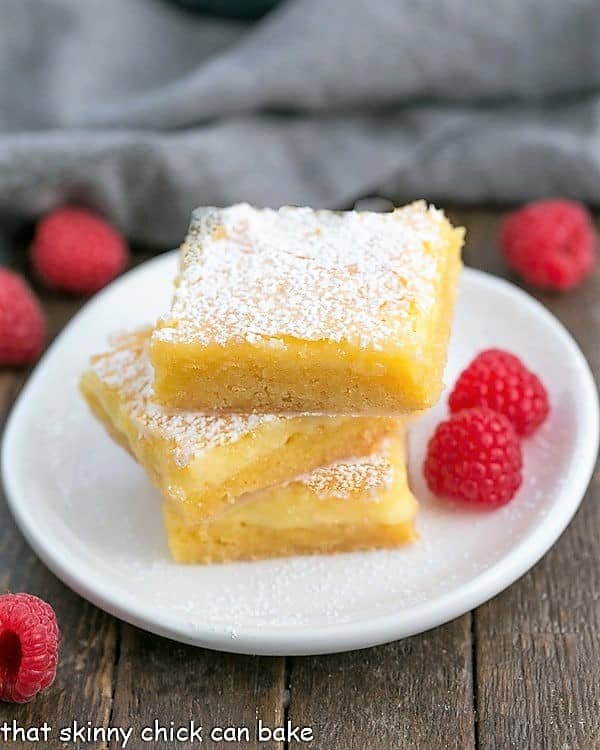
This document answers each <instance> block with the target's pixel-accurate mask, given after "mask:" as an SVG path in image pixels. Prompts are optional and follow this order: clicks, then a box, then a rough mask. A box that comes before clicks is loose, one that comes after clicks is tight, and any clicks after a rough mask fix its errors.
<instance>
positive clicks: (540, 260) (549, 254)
mask: <svg viewBox="0 0 600 750" xmlns="http://www.w3.org/2000/svg"><path fill="white" fill-rule="evenodd" d="M597 244H598V240H597V235H596V232H595V230H594V225H593V224H592V219H591V216H590V214H589V212H588V211H587V209H586V208H585V207H584V206H583V205H581V204H580V203H576V202H575V201H568V200H561V199H552V200H544V201H537V202H534V203H529V204H527V205H526V206H524V207H523V208H521V209H520V210H518V211H514V212H513V213H511V214H509V215H508V216H507V217H506V219H505V220H504V222H503V223H502V226H501V228H500V246H501V248H502V251H503V253H504V256H505V257H506V260H507V261H508V263H509V264H510V265H511V266H512V267H513V268H514V269H515V270H516V271H517V272H518V273H519V274H520V275H521V276H522V277H523V278H524V279H525V281H527V282H529V283H530V284H533V285H535V286H539V287H542V288H547V289H559V290H567V289H572V288H573V287H575V286H577V285H578V284H580V283H581V282H582V281H583V280H584V279H585V278H587V277H588V276H589V275H590V274H591V272H592V271H593V269H594V267H595V265H596V249H597Z"/></svg>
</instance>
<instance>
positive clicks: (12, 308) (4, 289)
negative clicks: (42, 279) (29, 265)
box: [0, 268, 46, 366]
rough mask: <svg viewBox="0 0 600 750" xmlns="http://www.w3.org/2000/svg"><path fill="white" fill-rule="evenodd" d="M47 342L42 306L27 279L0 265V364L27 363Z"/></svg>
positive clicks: (35, 356) (34, 357) (36, 355)
mask: <svg viewBox="0 0 600 750" xmlns="http://www.w3.org/2000/svg"><path fill="white" fill-rule="evenodd" d="M45 342H46V321H45V320H44V314H43V312H42V309H41V307H40V305H39V303H38V301H37V299H36V298H35V297H34V296H33V292H32V291H31V289H30V288H29V286H28V285H27V283H26V281H25V279H24V278H23V277H22V276H19V274H17V273H13V272H12V271H9V270H8V269H7V268H0V365H3V366H12V365H27V364H30V363H31V362H34V361H35V360H36V359H37V358H38V357H39V355H40V353H41V351H42V349H43V348H44V343H45Z"/></svg>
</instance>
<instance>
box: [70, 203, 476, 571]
mask: <svg viewBox="0 0 600 750" xmlns="http://www.w3.org/2000/svg"><path fill="white" fill-rule="evenodd" d="M462 242H463V231H462V229H456V228H453V227H452V226H451V224H450V223H449V222H448V220H447V219H446V218H445V216H444V214H443V213H442V212H441V211H438V210H436V209H435V208H433V207H427V206H426V205H425V204H424V203H422V202H419V203H414V204H411V205H409V206H406V207H404V208H399V209H396V210H395V211H393V212H391V213H387V214H379V213H370V212H360V213H357V212H333V211H314V210H312V209H309V208H294V207H284V208H281V209H279V210H278V211H275V210H271V209H256V208H253V207H251V206H249V205H246V204H240V205H235V206H231V207H229V208H223V209H217V208H203V209H197V210H196V211H195V212H194V214H193V217H192V223H191V226H190V229H189V232H188V235H187V237H186V239H185V241H184V243H183V245H182V247H181V254H180V266H179V273H178V276H177V278H176V280H175V286H174V296H173V302H172V305H171V310H170V312H167V313H166V314H165V315H164V316H163V317H162V318H161V319H160V320H159V321H158V322H157V323H156V325H155V327H154V328H148V329H145V330H137V331H134V332H132V333H127V334H122V335H121V336H120V337H118V338H116V339H115V340H114V344H113V347H112V348H111V349H110V351H107V352H105V353H103V354H100V355H98V356H96V357H94V358H93V359H92V361H91V365H90V368H89V369H88V370H87V371H86V372H85V373H84V374H83V376H82V379H81V390H82V393H83V395H84V397H85V399H86V401H87V402H88V404H89V406H90V408H91V410H92V412H93V413H94V414H95V416H96V417H97V418H98V419H99V420H100V421H101V422H102V423H103V424H104V426H105V428H106V430H107V432H108V433H109V434H110V435H111V436H112V437H113V438H114V439H115V440H116V441H117V442H118V443H120V444H121V445H122V446H123V447H124V448H125V449H126V450H127V451H129V453H130V454H131V455H132V456H133V458H134V459H135V460H136V461H138V462H139V463H140V464H141V466H143V467H144V469H145V470H146V472H147V474H148V476H149V478H150V480H151V481H152V483H153V484H154V485H156V487H158V489H159V490H160V492H161V494H162V499H163V500H162V510H163V517H164V521H165V527H166V531H167V537H168V542H169V547H170V549H171V553H172V555H173V557H174V559H175V560H176V561H177V562H182V563H198V562H217V561H226V560H240V559H257V558H263V557H273V556H285V555H296V554H307V553H332V552H340V551H350V550H357V549H370V548H376V547H395V546H397V545H400V544H402V543H404V542H407V541H410V540H413V539H415V538H416V533H415V528H414V518H415V514H416V511H417V503H416V501H415V499H414V497H413V495H412V493H411V491H410V489H409V485H408V479H407V469H406V436H405V432H406V423H407V420H408V419H409V418H410V415H412V414H415V413H417V412H420V411H422V410H423V409H426V408H428V407H429V406H431V405H432V404H433V403H435V401H436V400H437V399H438V398H439V395H440V393H441V389H442V376H443V370H444V366H445V362H446V353H447V346H448V338H449V333H450V325H451V319H452V311H453V306H454V297H455V288H456V282H457V277H458V274H459V269H460V249H461V246H462Z"/></svg>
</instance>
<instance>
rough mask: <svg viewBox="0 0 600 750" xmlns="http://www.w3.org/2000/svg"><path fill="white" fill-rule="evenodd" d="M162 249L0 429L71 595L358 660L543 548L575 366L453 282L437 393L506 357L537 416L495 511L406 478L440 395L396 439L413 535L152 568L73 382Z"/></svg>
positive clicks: (467, 605) (572, 485) (34, 524)
mask: <svg viewBox="0 0 600 750" xmlns="http://www.w3.org/2000/svg"><path fill="white" fill-rule="evenodd" d="M175 269H176V257H175V254H173V253H170V254H168V255H164V256H161V257H159V258H157V259H155V260H153V261H151V262H149V263H147V264H145V265H144V266H142V267H140V268H138V269H136V270H134V271H132V272H130V273H128V274H127V275H125V276H124V277H122V278H121V279H119V280H118V281H116V282H115V283H114V284H112V285H111V286H110V287H109V288H107V289H106V290H105V291H103V292H102V293H100V294H98V295H97V296H96V297H95V298H94V299H93V300H92V301H91V302H90V303H89V304H88V305H87V306H86V307H85V308H84V309H83V310H82V311H81V312H80V313H79V315H77V316H76V318H75V319H74V320H73V321H72V322H71V323H70V325H69V326H68V327H67V328H66V329H65V331H64V332H63V333H62V334H61V336H60V337H59V338H58V340H57V341H56V342H55V343H54V344H53V345H52V347H51V348H50V350H49V351H48V353H47V354H46V355H45V357H44V358H43V360H42V361H41V363H40V364H39V366H38V367H37V369H36V371H35V372H34V374H33V375H32V377H31V378H30V380H29V382H28V383H27V385H26V387H25V388H24V390H23V392H22V394H21V396H20V398H19V400H18V403H17V404H16V406H15V408H14V410H13V412H12V415H11V417H10V420H9V424H8V427H7V430H6V436H5V440H4V445H3V453H2V471H3V475H4V482H5V485H6V490H7V494H8V498H9V502H10V506H11V509H12V512H13V514H14V516H15V518H16V520H17V523H18V524H19V527H20V528H21V530H22V531H23V533H24V534H25V536H26V537H27V539H28V540H29V542H30V543H31V545H32V547H33V548H34V550H35V551H36V552H37V553H38V555H39V556H40V557H41V558H42V560H43V561H44V562H45V563H46V565H48V567H49V568H50V569H51V570H52V571H53V572H54V573H55V574H56V575H57V576H58V577H59V578H61V579H62V580H63V581H65V583H67V584H68V585H69V586H70V587H71V588H73V589H75V591H77V592H78V593H79V594H81V595H82V596H84V597H86V598H87V599H89V600H90V601H92V602H93V603H94V604H96V605H98V606H99V607H102V608H103V609H105V610H107V611H108V612H110V613H112V614H114V615H116V616H117V617H120V618H122V619H123V620H127V621H128V622H131V623H133V624H135V625H138V626H139V627H141V628H144V629H146V630H150V631H152V632H155V633H159V634H161V635H165V636H168V637H170V638H174V639H177V640H180V641H184V642H186V643H193V644H197V645H201V646H207V647H209V648H217V649H222V650H227V651H237V652H244V653H262V654H316V653H324V652H331V651H343V650H348V649H355V648H361V647H364V646H370V645H374V644H377V643H383V642H385V641H390V640H395V639H397V638H402V637H404V636H408V635H412V634H414V633H418V632H421V631H423V630H427V629H428V628H432V627H434V626H436V625H439V624H441V623H443V622H446V621H448V620H450V619H452V618H454V617H456V616H458V615H460V614H462V613H463V612H466V611H467V610H469V609H471V608H472V607H475V606H477V605H479V604H481V603H482V602H484V601H486V600H487V599H489V598H490V597H492V596H494V595H495V594H497V593H498V592H499V591H501V590H502V589H504V588H505V587H506V586H508V585H509V584H511V583H512V582H513V581H514V580H515V579H517V578H518V577H519V576H521V575H523V573H525V572H526V571H527V570H528V569H529V568H530V567H531V566H532V565H533V564H534V563H535V562H536V561H537V560H539V558H540V557H541V556H542V555H543V554H544V553H545V552H546V550H548V548H549V547H550V546H551V545H552V544H554V542H555V541H556V539H557V538H558V536H559V535H560V533H561V532H562V531H563V529H564V528H565V527H566V525H567V524H568V522H569V521H570V519H571V518H572V516H573V514H574V513H575V510H576V509H577V507H578V505H579V503H580V501H581V498H582V496H583V493H584V491H585V488H586V486H587V484H588V481H589V479H590V475H591V472H592V468H593V465H594V461H595V458H596V452H597V441H598V403H597V395H596V388H595V385H594V382H593V379H592V376H591V374H590V371H589V369H588V366H587V364H586V362H585V360H584V358H583V356H582V354H581V352H580V351H579V349H578V348H577V346H576V344H575V343H574V341H573V339H572V338H571V337H570V336H569V334H568V333H566V331H565V330H564V329H563V328H562V326H561V325H560V324H559V323H558V322H557V321H556V320H555V319H554V318H553V317H552V316H551V315H550V314H549V313H548V312H547V311H546V310H545V309H544V308H543V307H542V306H541V305H539V304H538V303H537V302H535V301H534V300H533V299H531V298H530V297H528V296H527V295H526V294H524V293H523V292H521V291H519V290H518V289H517V288H515V287H513V286H511V285H510V284H507V283H506V282H503V281H500V280H498V279H495V278H493V277H491V276H488V275H486V274H482V273H479V272H475V271H471V270H465V271H464V273H463V276H462V279H461V283H460V293H459V297H458V309H457V314H456V320H455V324H454V335H453V337H452V342H451V346H450V357H449V362H448V368H447V373H446V382H447V383H452V382H453V381H454V380H455V378H456V375H457V373H458V372H459V371H460V369H462V368H463V367H464V366H465V365H466V364H467V363H468V362H469V361H470V359H471V358H472V357H473V356H474V355H475V354H476V353H477V352H478V351H480V350H481V349H483V348H486V347H490V346H500V347H504V348H507V349H509V350H511V351H513V352H515V353H516V354H518V355H521V356H522V357H523V358H524V360H525V361H526V362H527V363H528V364H529V365H530V367H531V368H532V369H533V370H535V371H537V372H539V373H541V374H542V375H543V378H544V381H545V383H546V385H547V387H548V389H549V391H550V396H551V401H552V413H551V416H550V418H549V419H548V421H547V422H546V424H545V425H544V426H543V427H542V429H541V430H540V431H539V432H538V433H537V434H536V435H535V436H534V437H533V438H531V439H530V440H528V441H526V442H525V446H524V451H525V481H524V485H523V487H522V489H521V490H520V492H519V494H518V496H517V497H516V498H515V499H514V500H513V502H511V503H510V504H509V505H507V506H505V507H504V508H501V509H499V510H495V511H492V512H474V511H472V512H471V511H466V510H464V509H462V508H458V507H452V505H449V504H447V503H443V502H440V501H438V500H436V499H435V498H433V497H431V495H430V494H429V493H428V491H427V489H426V488H425V486H424V484H423V481H422V478H421V473H420V467H421V463H422V458H423V450H424V446H425V443H426V440H427V438H428V436H429V435H430V434H431V431H432V429H433V427H434V425H435V424H436V423H437V422H438V421H439V420H440V419H442V418H443V416H444V414H445V412H446V397H445V396H444V397H443V398H442V400H441V402H440V403H439V405H438V406H437V407H436V408H435V409H433V410H432V411H431V412H429V413H428V414H426V415H425V416H424V417H422V418H420V420H418V422H417V423H416V424H415V425H414V427H413V428H412V430H411V441H410V469H411V477H412V484H413V489H414V491H415V493H416V495H417V497H418V499H419V501H420V504H421V509H420V513H419V517H418V529H419V532H420V536H421V538H420V540H419V541H418V542H416V543H415V544H413V545H411V546H407V547H405V548H403V549H398V550H393V551H390V550H385V551H373V552H367V553H354V554H342V555H337V556H332V557H323V556H318V557H307V558H299V557H297V558H290V559H282V560H267V561H262V562H253V563H235V564H229V565H212V566H178V565H175V564H174V563H173V562H172V561H171V559H170V558H169V553H168V550H167V545H166V541H165V536H164V533H163V528H162V523H161V515H160V501H159V497H158V494H157V492H156V491H155V490H154V489H153V488H152V487H151V486H150V484H149V483H148V481H147V479H146V477H145V475H144V473H143V471H142V470H141V469H140V468H139V467H138V466H137V465H136V464H135V463H134V462H133V461H132V460H131V459H130V458H129V456H128V455H127V454H126V453H125V452H124V451H123V450H121V448H119V447H118V446H117V445H115V444H114V443H113V442H112V441H111V440H110V439H109V438H108V437H107V436H106V435H105V433H104V431H103V429H102V428H101V427H100V425H99V424H98V423H97V422H96V421H95V420H94V418H93V417H92V416H91V414H90V413H89V412H88V410H87V407H86V405H85V404H84V402H83V401H82V399H81V397H80V396H79V393H78V390H77V380H78V377H79V374H80V373H81V372H82V370H83V369H84V368H85V367H86V363H87V361H88V357H89V356H90V355H91V354H93V353H97V352H99V351H102V349H103V347H104V346H105V344H106V341H107V337H108V336H109V335H110V334H112V333H114V332H115V331H122V330H124V329H127V328H129V327H133V326H138V325H141V324H144V323H148V322H152V321H153V320H154V319H155V318H156V316H157V315H158V314H160V313H161V312H162V311H164V310H165V309H167V307H168V304H169V301H170V297H171V282H172V279H173V277H174V275H175Z"/></svg>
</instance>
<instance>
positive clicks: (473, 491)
mask: <svg viewBox="0 0 600 750" xmlns="http://www.w3.org/2000/svg"><path fill="white" fill-rule="evenodd" d="M522 467H523V457H522V454H521V445H520V443H519V438H518V437H517V434H516V432H515V431H514V429H513V426H512V425H511V423H510V422H509V421H508V419H506V417H505V416H503V415H502V414H498V412H495V411H492V410H491V409H486V408H475V409H465V410H464V411H460V412H458V414H454V415H453V416H452V417H450V419H448V420H446V421H445V422H441V423H440V424H439V425H438V426H437V428H436V430H435V432H434V433H433V436H432V437H431V439H430V440H429V444H428V446H427V455H426V457H425V463H424V466H423V474H424V476H425V480H426V481H427V485H428V486H429V489H430V490H431V491H432V492H433V493H434V494H436V495H438V496H440V497H449V498H452V499H455V500H463V501H465V502H467V503H470V504H473V505H477V506H479V507H497V506H500V505H504V504H505V503H507V502H509V500H512V498H513V497H514V496H515V494H516V492H517V490H518V489H519V487H520V486H521V482H522V474H521V470H522Z"/></svg>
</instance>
